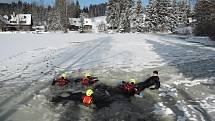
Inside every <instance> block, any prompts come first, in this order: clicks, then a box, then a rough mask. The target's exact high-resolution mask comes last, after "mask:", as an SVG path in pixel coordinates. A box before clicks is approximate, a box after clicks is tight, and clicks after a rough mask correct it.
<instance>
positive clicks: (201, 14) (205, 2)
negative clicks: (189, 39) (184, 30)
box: [194, 0, 215, 39]
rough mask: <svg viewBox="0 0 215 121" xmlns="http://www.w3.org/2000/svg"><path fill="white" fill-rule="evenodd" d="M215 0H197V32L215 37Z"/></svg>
mask: <svg viewBox="0 0 215 121" xmlns="http://www.w3.org/2000/svg"><path fill="white" fill-rule="evenodd" d="M214 8H215V0H201V1H197V4H196V6H195V17H196V19H197V22H196V26H195V31H194V32H195V34H196V35H198V36H210V37H212V38H213V39H215V9H214Z"/></svg>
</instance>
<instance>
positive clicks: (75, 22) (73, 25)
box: [69, 18, 93, 32]
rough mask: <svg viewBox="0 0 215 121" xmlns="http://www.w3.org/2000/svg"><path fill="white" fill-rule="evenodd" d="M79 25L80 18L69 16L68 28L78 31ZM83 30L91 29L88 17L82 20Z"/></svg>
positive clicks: (90, 21)
mask: <svg viewBox="0 0 215 121" xmlns="http://www.w3.org/2000/svg"><path fill="white" fill-rule="evenodd" d="M80 26H81V20H80V18H69V30H72V31H78V30H79V28H80ZM83 26H84V31H85V32H89V31H91V30H92V26H93V24H92V20H91V19H90V18H84V21H83Z"/></svg>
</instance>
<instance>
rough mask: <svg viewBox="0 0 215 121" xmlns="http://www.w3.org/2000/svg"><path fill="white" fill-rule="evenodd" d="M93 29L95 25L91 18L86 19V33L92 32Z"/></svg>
mask: <svg viewBox="0 0 215 121" xmlns="http://www.w3.org/2000/svg"><path fill="white" fill-rule="evenodd" d="M92 28H93V23H92V20H91V19H90V18H84V31H87V32H90V31H91V30H92Z"/></svg>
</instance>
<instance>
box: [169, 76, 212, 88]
mask: <svg viewBox="0 0 215 121" xmlns="http://www.w3.org/2000/svg"><path fill="white" fill-rule="evenodd" d="M214 80H215V77H212V78H208V79H195V80H191V79H188V78H185V79H184V80H177V81H174V82H173V84H175V85H181V84H184V86H186V87H193V86H197V85H200V84H214V83H215V81H214Z"/></svg>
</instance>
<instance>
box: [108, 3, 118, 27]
mask: <svg viewBox="0 0 215 121" xmlns="http://www.w3.org/2000/svg"><path fill="white" fill-rule="evenodd" d="M119 14H120V8H119V0H109V1H108V3H107V8H106V21H107V25H108V28H109V29H112V30H113V29H117V27H118V25H119Z"/></svg>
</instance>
